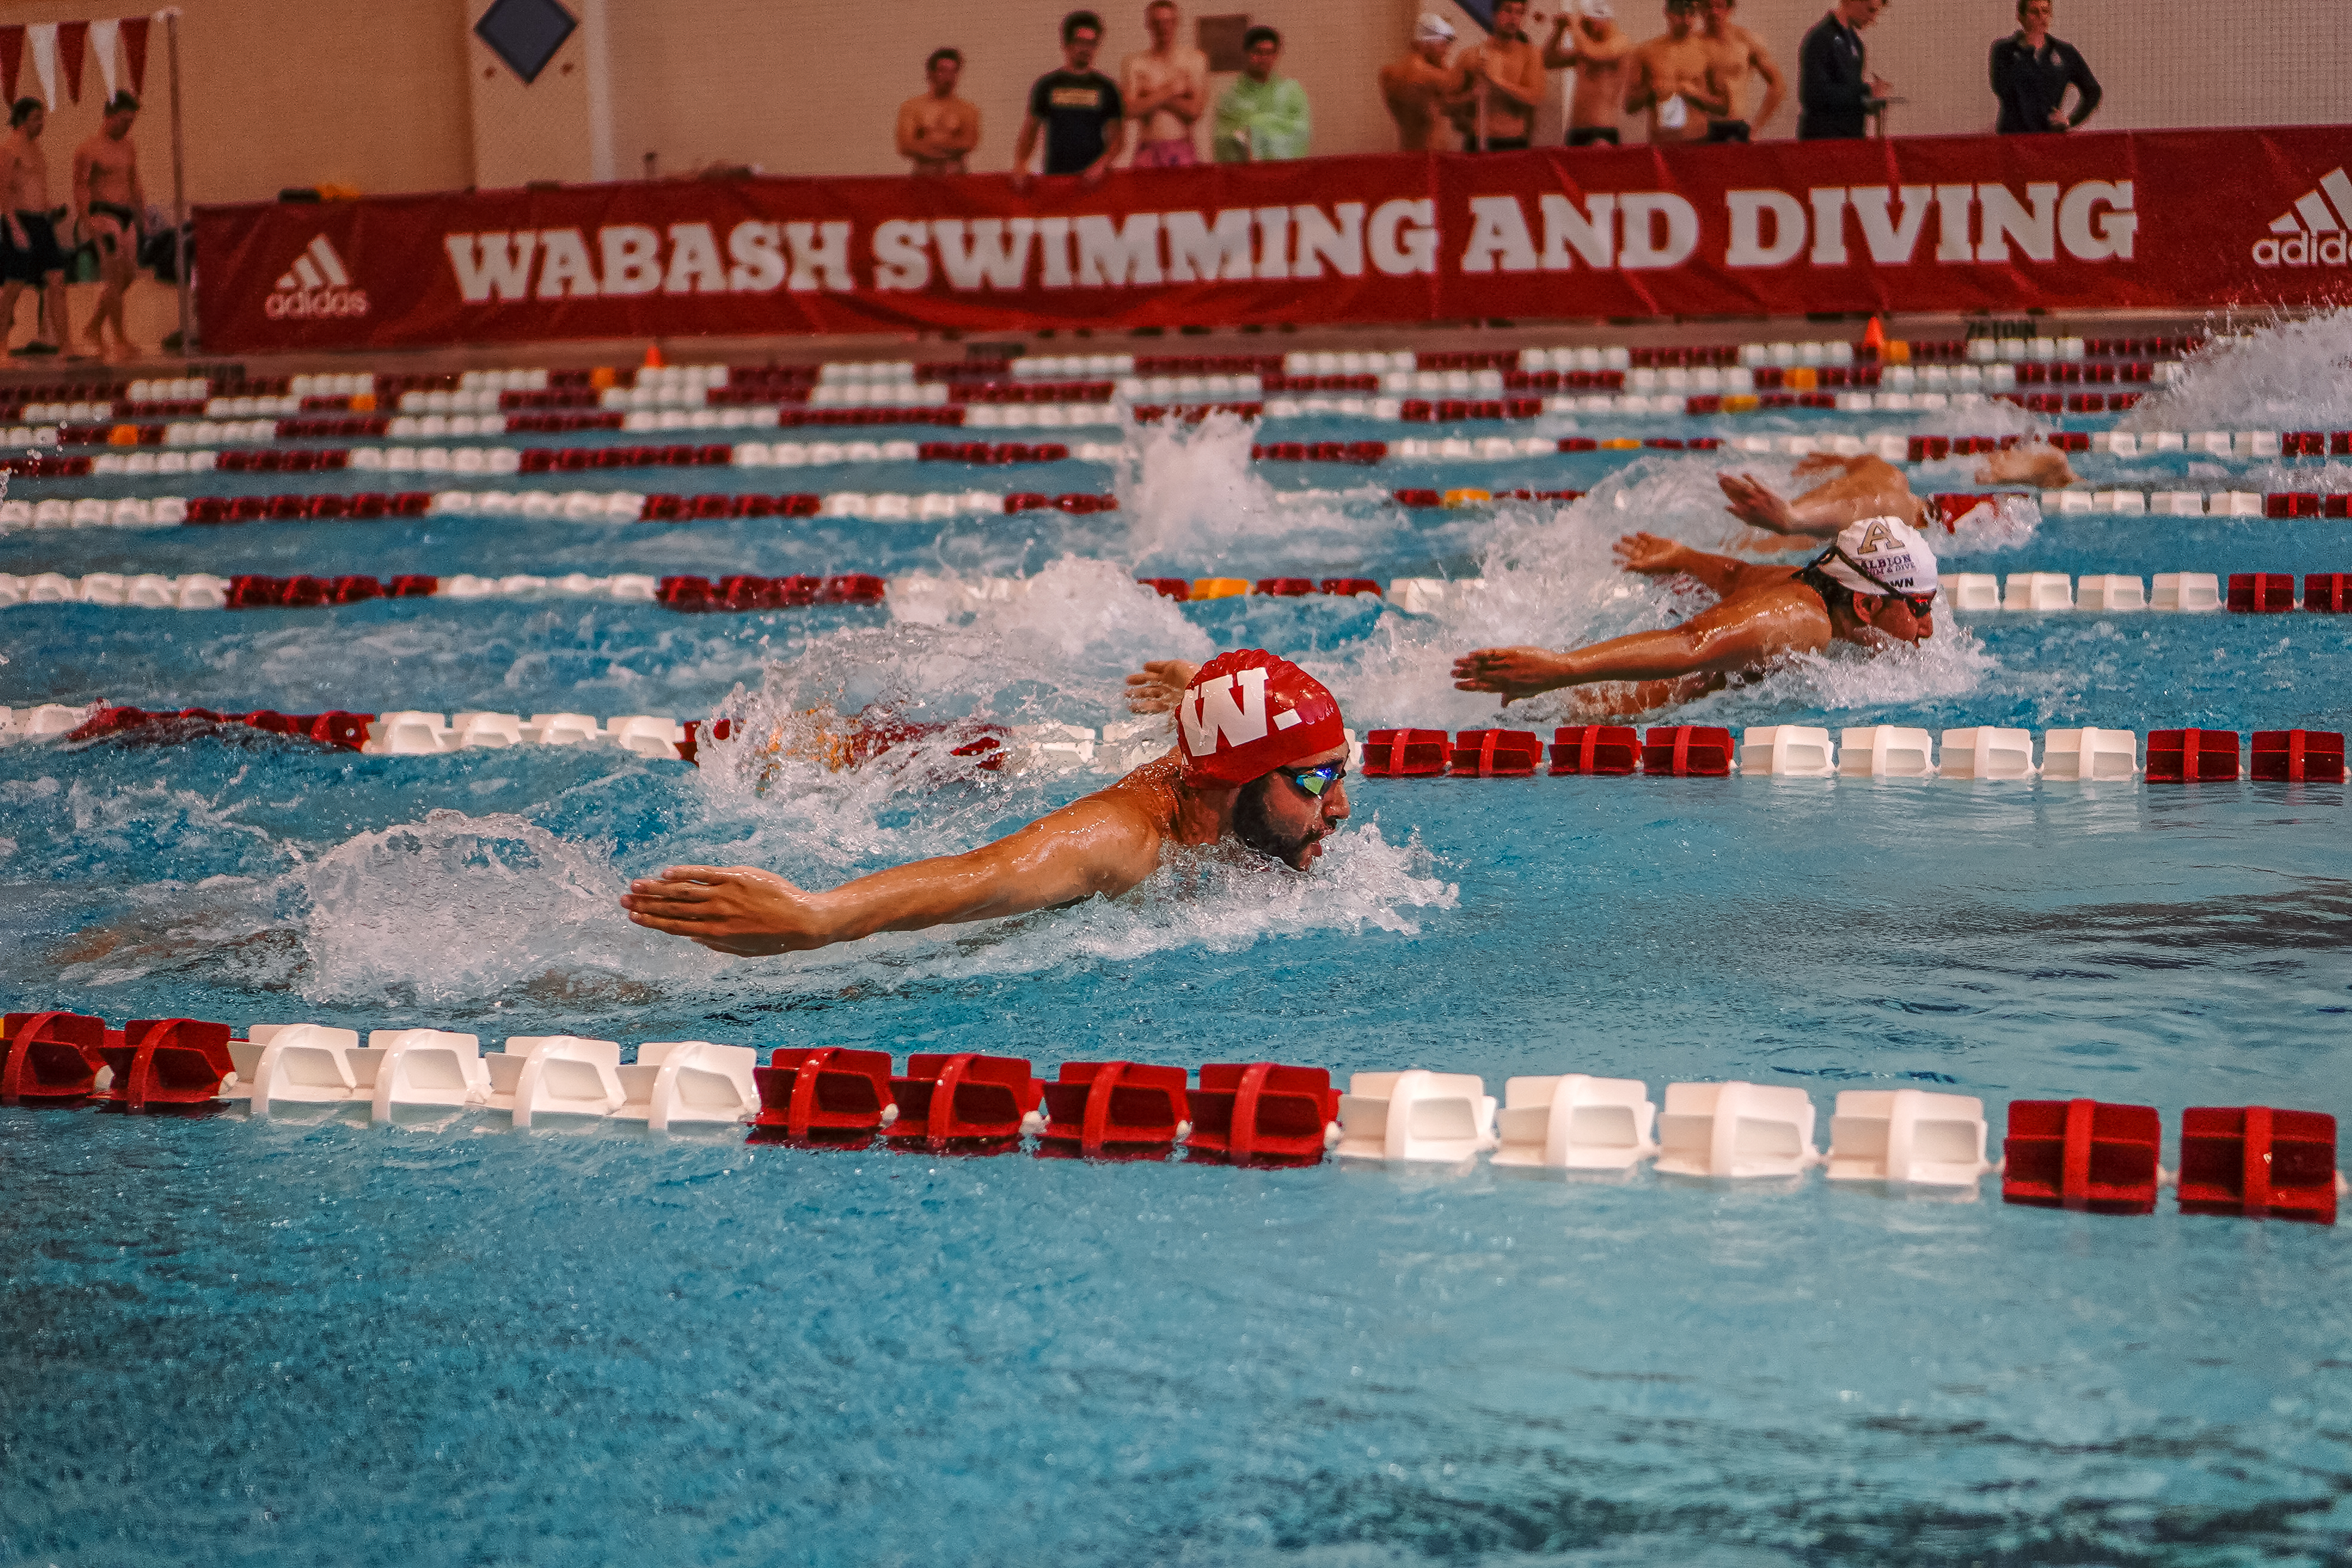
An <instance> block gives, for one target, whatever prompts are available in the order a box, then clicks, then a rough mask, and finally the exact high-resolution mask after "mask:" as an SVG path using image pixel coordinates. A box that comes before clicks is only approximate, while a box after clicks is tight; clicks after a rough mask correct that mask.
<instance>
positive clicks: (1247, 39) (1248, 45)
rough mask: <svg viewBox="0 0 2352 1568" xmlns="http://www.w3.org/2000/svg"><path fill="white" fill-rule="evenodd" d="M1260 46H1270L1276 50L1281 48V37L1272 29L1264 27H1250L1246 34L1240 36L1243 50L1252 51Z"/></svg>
mask: <svg viewBox="0 0 2352 1568" xmlns="http://www.w3.org/2000/svg"><path fill="white" fill-rule="evenodd" d="M1260 44H1272V45H1273V46H1274V47H1276V48H1277V49H1278V48H1280V47H1282V35H1281V34H1280V33H1277V32H1276V31H1275V30H1274V29H1273V28H1272V27H1266V26H1257V27H1252V28H1251V29H1250V30H1249V31H1248V32H1246V33H1244V34H1243V35H1242V47H1243V48H1244V49H1245V50H1246V49H1254V48H1255V47H1258V46H1259V45H1260Z"/></svg>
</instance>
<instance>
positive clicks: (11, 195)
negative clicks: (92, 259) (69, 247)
mask: <svg viewBox="0 0 2352 1568" xmlns="http://www.w3.org/2000/svg"><path fill="white" fill-rule="evenodd" d="M8 123H9V125H10V127H11V128H12V129H11V130H10V131H9V132H8V139H7V140H6V141H5V142H0V203H5V208H0V235H5V237H6V238H7V241H8V247H7V251H6V253H5V255H0V277H5V279H6V281H5V284H0V333H5V332H6V331H9V330H10V329H12V328H14V327H15V325H16V300H18V298H19V297H21V296H22V295H23V293H24V292H25V287H26V285H27V284H30V285H32V286H33V287H34V288H36V289H39V290H40V291H41V299H42V302H43V305H44V307H45V309H46V310H47V321H48V324H49V330H50V331H53V332H56V333H57V334H58V336H60V337H62V338H63V339H64V340H65V348H66V353H67V357H68V358H71V359H80V358H82V357H84V356H83V355H81V354H80V353H77V352H76V351H75V348H74V341H73V323H72V322H70V321H67V320H66V253H65V251H64V250H63V249H62V248H61V247H59V246H58V220H59V219H60V218H62V217H64V216H66V210H67V209H65V208H64V207H52V206H51V205H49V160H48V154H47V153H43V152H42V151H41V132H42V130H43V129H44V128H45V127H46V126H47V123H48V110H45V109H43V108H42V107H41V100H39V99H37V98H20V99H18V100H16V107H14V108H13V109H11V110H9V111H8ZM8 352H9V353H12V354H17V355H24V354H53V353H57V352H58V345H57V344H55V343H50V342H42V341H41V337H40V331H39V329H38V328H35V329H34V335H33V337H32V339H31V341H30V342H26V344H25V345H24V346H23V347H22V348H16V349H11V350H9V351H8Z"/></svg>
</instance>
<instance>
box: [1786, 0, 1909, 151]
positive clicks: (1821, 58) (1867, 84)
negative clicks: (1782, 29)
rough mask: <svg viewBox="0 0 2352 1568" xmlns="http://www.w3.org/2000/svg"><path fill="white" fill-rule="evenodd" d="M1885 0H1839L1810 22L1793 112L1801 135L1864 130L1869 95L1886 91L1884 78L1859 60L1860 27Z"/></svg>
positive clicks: (1821, 137)
mask: <svg viewBox="0 0 2352 1568" xmlns="http://www.w3.org/2000/svg"><path fill="white" fill-rule="evenodd" d="M1885 5H1886V0H1838V4H1837V8H1836V9H1835V10H1833V11H1832V12H1831V13H1830V14H1829V15H1828V16H1824V17H1822V19H1821V20H1820V21H1818V22H1816V23H1814V24H1813V30H1812V31H1811V32H1810V33H1807V34H1806V35H1805V42H1804V45H1803V47H1801V49H1800V50H1799V51H1798V56H1797V64H1798V76H1797V101H1798V103H1799V104H1800V105H1801V106H1802V108H1803V110H1804V112H1802V113H1801V114H1800V115H1798V116H1797V136H1798V139H1799V140H1800V141H1804V142H1821V141H1827V140H1830V139H1832V138H1835V137H1852V136H1866V135H1868V134H1869V133H1870V131H1869V124H1868V121H1867V115H1868V111H1869V108H1870V103H1871V100H1873V99H1877V98H1884V97H1885V96H1886V92H1887V84H1886V82H1885V80H1884V79H1880V78H1878V77H1874V76H1873V75H1871V74H1870V72H1869V71H1868V69H1867V68H1865V66H1864V59H1865V56H1864V51H1863V47H1862V29H1863V28H1864V27H1867V26H1870V25H1871V24H1872V23H1873V22H1875V21H1877V20H1878V13H1879V12H1880V11H1882V10H1884V9H1885Z"/></svg>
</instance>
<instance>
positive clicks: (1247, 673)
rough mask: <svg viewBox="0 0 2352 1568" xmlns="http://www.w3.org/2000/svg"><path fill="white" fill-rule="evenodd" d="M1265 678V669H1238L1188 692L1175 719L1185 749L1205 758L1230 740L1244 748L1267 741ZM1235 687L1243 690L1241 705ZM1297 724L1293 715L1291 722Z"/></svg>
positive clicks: (1178, 706)
mask: <svg viewBox="0 0 2352 1568" xmlns="http://www.w3.org/2000/svg"><path fill="white" fill-rule="evenodd" d="M1265 675H1266V672H1265V670H1264V669H1244V670H1237V671H1235V672H1234V674H1232V675H1228V676H1224V677H1223V678H1221V679H1209V680H1204V681H1202V682H1201V683H1200V684H1199V685H1197V686H1195V687H1193V688H1192V689H1190V690H1188V691H1186V692H1185V693H1184V700H1183V701H1182V702H1181V703H1179V704H1178V705H1177V708H1176V717H1177V718H1178V720H1179V721H1181V722H1182V724H1183V726H1184V749H1185V750H1186V751H1188V752H1191V753H1192V755H1194V756H1196V757H1205V756H1207V755H1209V754H1210V753H1211V752H1214V751H1215V750H1216V749H1217V747H1218V746H1219V745H1220V744H1222V743H1223V742H1228V741H1230V742H1232V743H1233V744H1234V745H1236V746H1245V745H1247V744H1249V743H1250V742H1252V741H1263V740H1265ZM1235 687H1239V689H1240V691H1241V701H1240V703H1239V704H1238V705H1236V704H1235V702H1234V688H1235ZM1292 722H1293V723H1296V722H1297V719H1296V717H1295V716H1294V717H1293V718H1292ZM1284 727H1285V728H1288V726H1287V725H1286V726H1284Z"/></svg>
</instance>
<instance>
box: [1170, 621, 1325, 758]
mask: <svg viewBox="0 0 2352 1568" xmlns="http://www.w3.org/2000/svg"><path fill="white" fill-rule="evenodd" d="M1347 739H1348V736H1347V731H1346V730H1345V729H1344V728H1342V726H1341V724H1340V721H1339V699H1337V698H1335V697H1333V696H1332V695H1331V693H1330V691H1329V689H1327V688H1326V687H1325V686H1324V684H1323V683H1322V682H1321V681H1319V680H1318V679H1315V678H1314V677H1313V676H1311V675H1309V674H1307V672H1306V671H1305V670H1303V669H1301V668H1298V667H1297V665H1295V664H1293V663H1291V662H1290V661H1289V660H1288V659H1286V658H1276V656H1274V655H1273V654H1270V653H1268V652H1266V651H1265V649H1264V648H1261V647H1245V648H1237V649H1235V650H1234V651H1233V652H1231V653H1221V654H1219V655H1218V656H1217V657H1216V658H1213V659H1211V660H1210V661H1209V662H1208V663H1206V664H1204V665H1202V667H1201V671H1200V673H1199V674H1198V675H1195V676H1194V677H1193V678H1192V685H1190V686H1188V687H1186V688H1185V689H1184V696H1183V699H1182V700H1181V701H1179V702H1178V703H1177V704H1176V746H1177V750H1178V751H1179V752H1181V753H1182V754H1183V758H1184V782H1185V783H1186V784H1207V785H1211V786H1213V787H1223V788H1232V787H1234V786H1236V785H1240V784H1247V783H1249V782H1250V781H1251V780H1252V779H1256V778H1264V777H1265V775H1266V774H1268V773H1272V772H1273V771H1274V770H1275V769H1276V768H1282V767H1288V766H1289V765H1290V764H1291V763H1297V762H1300V761H1302V760H1304V759H1306V758H1307V757H1311V756H1313V755H1315V754H1316V753H1317V752H1328V751H1330V750H1331V749H1332V748H1333V747H1335V746H1341V745H1345V744H1346V743H1347Z"/></svg>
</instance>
